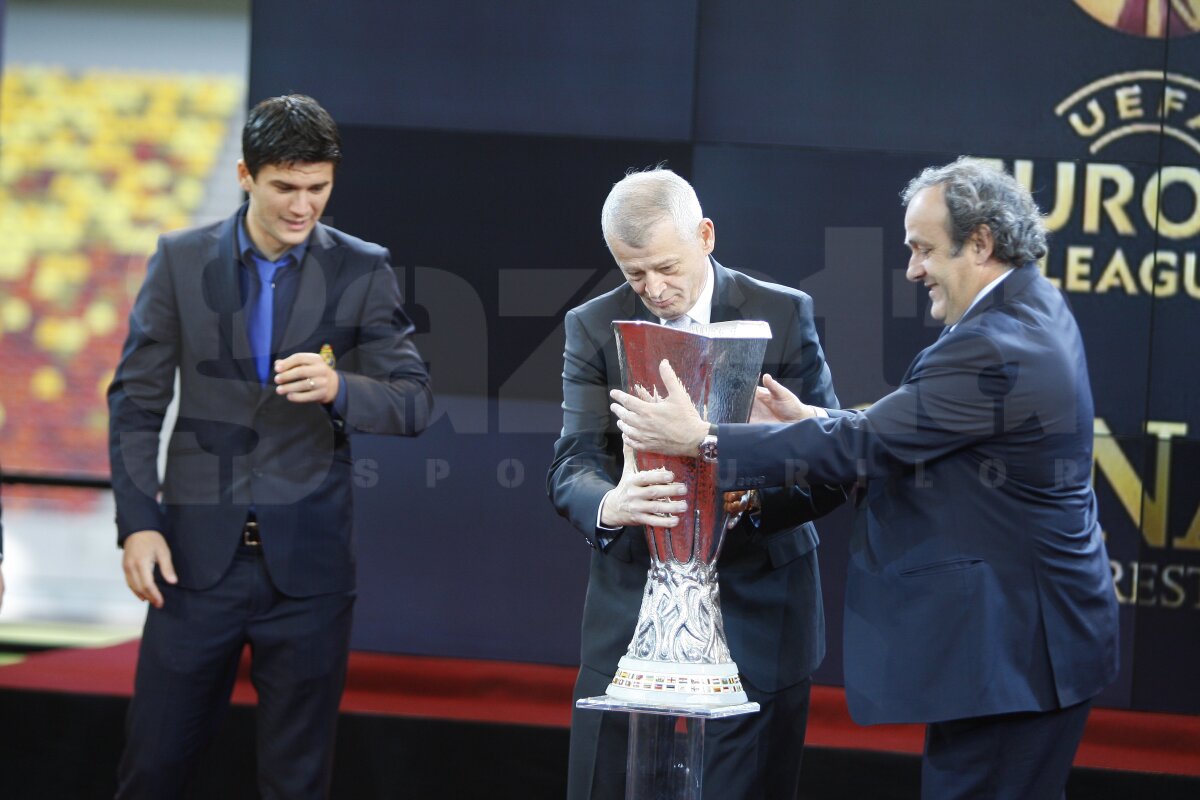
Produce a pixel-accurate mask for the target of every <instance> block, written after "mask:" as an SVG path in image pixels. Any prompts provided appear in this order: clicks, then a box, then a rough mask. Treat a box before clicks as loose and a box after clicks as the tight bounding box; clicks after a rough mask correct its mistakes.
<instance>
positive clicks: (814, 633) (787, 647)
mask: <svg viewBox="0 0 1200 800" xmlns="http://www.w3.org/2000/svg"><path fill="white" fill-rule="evenodd" d="M601 224H602V229H603V232H604V238H605V241H606V242H607V244H608V247H609V250H610V252H611V253H612V256H613V258H614V260H615V261H616V262H617V265H618V266H619V267H620V269H621V272H622V274H623V275H624V277H625V279H626V283H625V284H623V285H622V286H620V287H619V288H617V289H614V290H613V291H611V292H609V293H607V294H605V295H603V296H601V297H598V298H596V299H595V300H592V301H591V302H588V303H585V304H584V305H582V306H580V307H578V308H576V309H574V310H572V311H570V312H569V313H568V314H567V317H566V330H567V337H566V351H565V353H564V365H563V428H562V436H561V438H560V439H559V440H558V441H557V442H556V443H555V447H554V463H553V464H552V465H551V468H550V472H549V475H548V477H547V486H548V491H549V494H550V498H551V500H552V501H553V502H554V505H555V507H556V508H557V509H558V512H559V513H560V514H562V515H563V516H564V517H566V518H567V519H569V520H570V521H571V522H572V524H574V525H575V527H576V528H578V529H579V530H580V531H581V532H582V533H583V535H584V540H585V541H586V542H587V543H588V544H589V545H590V546H591V547H592V548H593V550H592V561H591V571H590V575H589V578H588V590H587V601H586V605H585V607H584V612H583V628H582V634H583V643H582V653H581V660H582V666H581V667H580V670H579V678H578V681H577V682H576V685H575V697H576V698H577V699H578V698H581V697H589V696H593V695H599V694H603V693H604V690H605V688H606V687H607V685H608V683H609V681H611V680H612V677H613V674H614V673H615V671H616V669H617V662H618V660H619V659H620V658H621V656H622V655H624V653H625V650H626V648H627V647H628V645H629V642H630V639H631V638H632V637H633V633H634V628H635V626H636V623H637V615H638V608H639V606H640V604H641V601H642V593H643V590H644V589H645V585H646V572H647V569H648V568H649V565H650V553H649V550H648V548H647V544H646V537H645V533H644V531H643V528H642V526H643V525H645V524H647V523H649V522H651V521H653V522H654V524H656V525H664V524H665V525H673V524H675V520H667V521H664V520H663V518H662V517H657V516H654V515H656V514H669V515H676V516H675V519H677V515H679V514H681V513H682V512H683V511H684V510H685V509H684V507H683V506H684V504H683V503H682V502H681V501H679V500H675V499H673V498H674V497H675V496H676V495H678V494H681V493H682V491H683V487H682V485H681V484H676V483H672V482H671V478H670V476H669V475H667V474H665V473H664V472H663V471H661V470H654V471H647V472H638V471H636V469H635V468H634V467H633V462H632V459H631V458H630V459H626V458H624V457H623V454H622V447H621V437H620V433H619V432H618V431H617V429H616V425H615V419H614V418H613V416H612V415H611V414H610V413H609V410H608V390H609V389H610V388H612V387H616V386H620V385H621V373H620V367H619V365H618V363H617V355H616V346H615V343H614V340H613V332H612V322H613V320H646V321H653V320H658V321H661V322H662V323H663V324H669V325H686V324H690V323H692V322H695V323H709V322H724V321H727V320H738V319H748V320H766V321H767V322H769V323H770V325H771V330H772V334H773V338H772V339H771V340H770V343H769V345H768V347H767V352H766V356H765V360H764V369H765V370H767V371H769V372H771V373H772V374H774V375H776V376H778V378H779V380H780V381H782V382H783V383H784V384H785V385H787V386H788V387H790V389H791V390H793V391H795V392H796V393H797V394H798V395H799V396H801V397H803V398H805V399H806V400H807V401H808V402H811V403H814V404H817V405H821V406H825V407H836V405H837V398H836V396H835V395H834V392H833V382H832V379H831V378H830V373H829V368H828V367H827V366H826V364H825V358H824V356H823V354H822V351H821V345H820V343H819V342H818V340H817V332H816V327H815V325H814V323H813V316H812V301H811V299H810V298H809V297H808V295H806V294H804V293H802V292H798V291H795V290H793V289H787V288H785V287H782V286H777V285H775V284H770V283H764V282H762V281H758V280H755V279H753V278H750V277H748V276H746V275H743V274H741V273H739V272H735V271H733V270H731V269H726V268H725V267H723V266H721V265H720V264H718V263H717V262H716V261H715V260H714V259H713V258H712V257H711V253H712V252H713V248H714V247H715V245H716V229H715V227H714V225H713V222H712V220H710V219H707V218H705V217H704V215H703V213H702V211H701V208H700V203H699V201H698V199H697V198H696V193H695V191H693V189H692V187H691V186H690V185H689V184H688V183H687V181H685V180H683V179H682V178H680V177H679V176H678V175H676V174H675V173H673V172H671V171H670V170H665V169H658V170H652V171H648V172H638V173H633V174H630V175H628V176H626V177H625V178H624V179H623V180H622V181H620V182H618V183H617V184H616V185H615V186H614V187H613V189H612V192H611V193H610V194H609V196H608V199H607V201H606V202H605V204H604V209H603V211H602V214H601ZM739 494H740V493H739ZM843 500H844V495H843V494H842V492H841V491H840V490H837V491H826V492H823V493H818V494H817V496H816V497H815V499H814V495H812V494H810V493H809V492H807V491H804V490H800V489H797V488H794V487H793V488H791V489H787V490H784V489H778V490H775V491H771V492H763V493H761V494H760V493H758V492H753V493H752V496H751V497H750V498H749V501H748V502H749V503H750V505H751V506H752V507H751V508H747V509H746V510H747V511H748V512H749V513H746V514H744V515H743V518H742V520H741V522H740V523H739V524H738V525H737V526H736V527H735V528H733V529H732V530H730V531H729V532H728V533H727V536H726V540H725V545H724V548H723V550H722V552H721V555H720V558H719V560H718V561H717V570H718V572H719V574H720V587H721V610H722V613H723V615H724V621H725V633H726V636H727V639H728V642H729V650H730V652H731V654H732V655H733V658H734V660H735V661H736V662H737V665H738V667H739V669H740V670H741V675H742V683H743V686H744V688H745V690H746V693H747V695H748V696H749V698H750V700H752V701H757V702H758V703H760V704H761V706H762V710H761V711H760V712H759V713H757V714H750V715H745V716H741V717H736V718H732V719H724V720H710V721H709V722H708V723H707V729H706V736H707V741H706V744H705V764H704V791H705V796H711V797H719V798H723V800H737V798H747V799H749V798H765V797H770V798H790V797H793V796H794V795H795V794H796V792H797V787H798V783H799V776H800V759H801V754H802V749H803V745H804V732H805V726H806V722H807V715H808V699H809V690H810V685H811V680H810V677H809V676H810V675H811V674H812V671H813V670H814V669H816V667H817V665H818V664H820V662H821V659H822V658H823V656H824V653H825V627H824V625H825V622H824V613H823V608H822V605H821V585H820V580H819V576H818V572H817V554H816V546H817V535H816V530H815V529H814V527H813V526H812V524H811V523H810V522H809V520H811V519H814V518H816V517H817V516H819V515H820V514H821V513H824V512H826V511H828V510H830V509H832V508H833V507H835V506H836V505H837V504H838V503H840V502H842V501H843ZM731 502H732V501H731ZM627 731H628V717H627V715H623V714H614V713H601V712H598V711H590V710H575V712H574V714H573V716H572V722H571V754H570V770H569V787H568V796H569V797H570V798H572V800H580V799H581V798H620V797H624V796H625V760H626V746H627Z"/></svg>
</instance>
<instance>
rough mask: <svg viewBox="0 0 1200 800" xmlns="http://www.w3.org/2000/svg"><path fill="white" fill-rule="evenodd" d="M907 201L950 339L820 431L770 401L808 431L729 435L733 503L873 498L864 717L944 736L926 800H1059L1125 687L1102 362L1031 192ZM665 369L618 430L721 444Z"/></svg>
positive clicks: (981, 187) (924, 180)
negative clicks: (1102, 470) (1100, 389)
mask: <svg viewBox="0 0 1200 800" xmlns="http://www.w3.org/2000/svg"><path fill="white" fill-rule="evenodd" d="M904 200H905V202H906V203H907V205H908V212H907V214H906V215H905V219H904V226H905V231H906V234H907V235H906V240H905V241H906V244H907V245H908V247H909V248H910V250H911V258H910V260H909V265H908V278H909V280H911V281H914V282H919V283H921V284H923V285H924V286H925V287H926V288H927V289H928V291H929V298H930V301H931V304H932V308H931V314H932V316H933V317H934V318H935V319H938V320H941V321H942V322H943V323H944V324H945V325H946V328H945V329H944V330H943V333H942V336H941V337H940V338H939V339H938V340H937V342H935V343H934V344H932V345H930V346H929V347H928V348H926V349H925V350H923V351H922V352H921V353H919V354H918V355H917V357H916V359H915V360H914V361H913V363H912V365H911V366H910V367H909V369H908V373H907V375H906V376H905V377H904V380H903V382H902V383H901V385H900V387H899V388H898V389H897V390H896V391H894V392H892V393H891V394H889V395H888V396H886V397H884V398H882V399H881V400H879V401H877V402H876V403H874V404H873V405H872V406H871V407H870V408H868V409H866V410H865V411H830V412H829V414H828V417H829V418H827V419H816V418H813V417H814V411H815V409H813V408H811V407H810V406H809V405H807V404H806V403H804V402H801V400H800V399H798V398H797V397H795V396H794V395H793V394H792V393H790V392H789V391H788V390H787V389H786V388H785V387H782V386H780V385H778V384H772V383H770V382H768V384H769V385H768V386H767V387H766V388H763V389H760V390H759V392H760V395H759V397H760V399H761V401H762V402H761V403H759V404H758V409H759V413H760V414H761V415H763V416H764V417H771V418H774V419H775V420H776V421H777V422H791V424H787V425H780V424H759V425H722V426H720V427H719V430H718V433H717V447H718V449H719V453H720V455H719V458H720V461H721V462H722V463H721V466H722V469H721V471H720V475H721V476H722V478H723V479H726V478H727V479H728V481H729V487H728V488H734V487H736V486H738V485H762V484H763V483H764V482H765V485H768V486H770V485H779V484H782V483H784V482H786V481H788V480H789V479H790V478H792V477H793V476H795V475H796V474H806V475H807V479H808V480H809V481H813V482H839V483H850V482H853V481H855V480H860V481H865V487H862V486H860V488H859V490H858V492H857V506H858V512H859V513H858V515H857V520H856V526H855V531H854V535H853V537H852V539H851V541H850V567H849V575H848V578H847V583H846V614H845V621H846V622H845V651H846V652H845V677H846V699H847V701H848V702H849V705H850V712H851V714H852V715H853V716H854V719H855V720H856V721H857V722H859V723H861V724H875V723H885V722H924V723H928V728H927V735H926V741H925V755H924V759H923V762H922V773H921V789H922V791H921V794H922V797H924V798H927V800H952V799H953V798H975V797H988V798H997V800H1040V799H1042V798H1044V799H1045V800H1053V799H1054V798H1059V797H1062V796H1063V787H1064V786H1065V784H1066V781H1067V777H1068V775H1069V773H1070V768H1071V762H1072V759H1073V757H1074V754H1075V750H1076V748H1077V747H1078V745H1079V741H1080V739H1081V737H1082V735H1083V727H1084V722H1085V721H1086V719H1087V716H1088V711H1089V709H1090V706H1091V700H1092V698H1093V697H1095V696H1096V695H1097V694H1099V693H1100V691H1101V690H1102V689H1104V687H1105V686H1107V685H1108V684H1110V683H1111V682H1112V681H1113V680H1114V678H1115V677H1116V674H1117V666H1118V651H1117V604H1116V595H1115V593H1114V591H1113V583H1112V575H1111V572H1110V570H1109V562H1108V556H1107V554H1106V552H1105V547H1104V539H1103V536H1102V534H1101V530H1100V525H1099V522H1098V521H1097V518H1096V498H1095V496H1094V494H1093V492H1092V487H1091V484H1090V482H1089V475H1090V474H1091V468H1092V424H1093V419H1094V411H1093V407H1092V392H1091V387H1090V385H1089V381H1088V374H1087V363H1086V360H1085V358H1084V352H1083V341H1082V339H1081V337H1080V334H1079V328H1078V326H1076V324H1075V320H1074V318H1073V317H1072V316H1071V312H1070V310H1069V309H1068V308H1067V306H1066V303H1065V301H1064V300H1063V298H1062V295H1061V294H1060V293H1059V292H1058V291H1057V290H1056V289H1055V288H1054V287H1052V286H1051V285H1050V284H1049V282H1047V281H1046V279H1045V278H1043V277H1042V276H1041V273H1040V272H1039V271H1038V266H1037V263H1036V261H1037V259H1038V258H1040V257H1041V256H1042V255H1044V254H1045V252H1046V236H1045V228H1044V225H1043V222H1042V218H1041V215H1040V214H1039V213H1038V209H1037V206H1036V205H1035V204H1034V202H1033V199H1032V197H1030V195H1029V192H1028V191H1027V190H1025V189H1024V188H1023V187H1022V186H1020V184H1018V183H1017V182H1016V181H1015V180H1014V179H1013V178H1012V177H1011V176H1009V175H1006V174H1005V173H1003V172H1001V171H1000V170H998V169H996V168H994V167H992V166H989V165H988V164H986V163H983V162H980V161H976V160H972V159H966V158H964V159H960V160H958V161H956V162H954V163H952V164H949V165H946V166H944V167H941V168H931V169H928V170H926V171H925V172H924V173H922V174H921V175H920V176H919V177H918V178H916V179H914V180H913V181H912V182H911V183H910V184H909V186H908V188H907V189H906V191H905V192H904ZM662 370H663V372H664V379H667V380H670V381H672V382H673V389H672V391H671V393H670V395H669V396H668V398H667V400H666V401H665V402H661V403H646V402H642V401H640V400H638V399H637V398H633V397H630V396H629V395H627V394H624V393H620V392H617V393H615V394H614V397H615V399H617V400H618V402H619V403H620V404H621V405H618V406H615V407H614V410H615V412H616V413H617V414H618V416H619V417H620V419H621V422H620V428H621V430H622V431H623V432H624V434H625V436H626V437H627V439H628V440H629V441H630V443H631V445H632V446H633V447H634V448H635V449H639V450H641V449H648V450H651V451H653V452H658V453H668V454H685V453H695V452H697V448H698V447H699V445H700V443H701V441H702V440H703V438H704V437H705V436H706V435H708V433H709V431H708V426H707V425H706V424H704V423H703V422H702V421H701V420H700V419H699V417H698V416H697V415H696V413H695V410H694V409H693V408H692V406H691V404H690V402H689V401H688V400H687V399H686V392H685V390H684V389H683V387H682V386H680V385H679V384H678V381H677V380H674V375H673V373H671V371H670V369H669V367H667V366H664V367H662ZM671 386H672V383H669V384H668V387H669V388H671ZM816 416H820V415H816ZM793 421H794V422H793Z"/></svg>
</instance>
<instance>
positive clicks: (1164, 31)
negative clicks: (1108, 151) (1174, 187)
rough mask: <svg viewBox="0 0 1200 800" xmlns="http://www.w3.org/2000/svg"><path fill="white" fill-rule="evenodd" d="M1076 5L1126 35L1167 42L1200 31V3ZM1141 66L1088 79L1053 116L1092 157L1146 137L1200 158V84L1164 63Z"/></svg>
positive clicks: (1103, 0) (1122, 0)
mask: <svg viewBox="0 0 1200 800" xmlns="http://www.w3.org/2000/svg"><path fill="white" fill-rule="evenodd" d="M1073 2H1074V3H1075V5H1077V6H1078V7H1079V8H1081V9H1082V10H1083V11H1085V12H1087V14H1088V15H1089V16H1090V17H1092V18H1093V19H1095V20H1096V21H1098V22H1100V23H1102V24H1103V25H1105V26H1106V27H1108V28H1109V29H1111V30H1113V31H1117V32H1119V33H1122V34H1128V35H1132V36H1140V37H1142V38H1147V39H1166V38H1168V37H1171V38H1182V37H1185V36H1191V35H1192V34H1195V33H1200V0H1073ZM1190 46H1194V45H1190ZM1131 66H1133V65H1131ZM1139 66H1140V68H1134V69H1130V70H1128V71H1124V72H1118V73H1115V74H1112V75H1105V76H1099V77H1096V78H1095V79H1093V80H1091V81H1089V82H1088V83H1087V84H1086V85H1084V86H1082V87H1080V88H1079V89H1077V90H1075V91H1073V92H1071V93H1069V94H1067V95H1066V96H1064V97H1063V99H1062V100H1061V101H1059V103H1058V104H1057V105H1056V106H1055V107H1054V115H1055V116H1057V117H1059V118H1060V119H1062V120H1063V121H1064V122H1066V123H1067V125H1068V126H1069V128H1070V130H1071V132H1072V133H1073V134H1074V135H1075V136H1077V137H1078V138H1079V139H1080V140H1082V141H1083V142H1085V143H1086V144H1087V149H1088V152H1089V153H1090V154H1092V155H1097V154H1099V153H1100V152H1101V151H1102V150H1104V149H1105V148H1107V147H1108V146H1109V145H1111V144H1113V143H1114V142H1118V141H1121V140H1122V139H1126V138H1128V137H1131V136H1139V135H1143V134H1144V135H1147V136H1155V137H1160V136H1161V137H1166V138H1167V139H1168V140H1171V141H1174V142H1176V143H1179V144H1182V145H1183V146H1184V147H1186V148H1187V149H1189V150H1191V151H1192V152H1193V153H1195V154H1197V155H1200V136H1198V134H1197V131H1198V129H1200V103H1198V102H1197V99H1198V98H1200V80H1197V79H1196V78H1193V77H1191V76H1190V75H1185V74H1183V73H1179V72H1171V71H1166V70H1164V69H1162V67H1161V66H1160V65H1151V64H1141V65H1139Z"/></svg>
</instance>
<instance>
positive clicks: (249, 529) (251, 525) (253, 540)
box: [242, 519, 262, 547]
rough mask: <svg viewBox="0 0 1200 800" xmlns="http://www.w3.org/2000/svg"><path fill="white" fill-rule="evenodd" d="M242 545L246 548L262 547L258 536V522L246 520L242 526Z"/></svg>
mask: <svg viewBox="0 0 1200 800" xmlns="http://www.w3.org/2000/svg"><path fill="white" fill-rule="evenodd" d="M242 544H243V545H245V546H246V547H262V538H261V537H259V535H258V520H254V519H248V520H246V524H245V525H243V526H242Z"/></svg>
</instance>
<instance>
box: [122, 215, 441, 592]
mask: <svg viewBox="0 0 1200 800" xmlns="http://www.w3.org/2000/svg"><path fill="white" fill-rule="evenodd" d="M237 218H238V215H237V214H235V215H233V216H232V217H230V218H228V219H226V220H224V221H223V222H219V223H216V224H213V225H208V226H205V227H201V228H196V229H191V230H186V231H180V232H177V233H171V234H168V235H165V236H163V237H162V238H161V239H160V240H159V244H158V249H157V251H156V252H155V254H154V255H153V257H152V258H151V259H150V262H149V267H148V270H147V275H146V279H145V282H144V284H143V285H142V288H141V290H140V291H139V293H138V296H137V300H136V301H135V303H134V306H133V310H132V312H131V313H130V317H129V335H128V338H127V339H126V342H125V347H124V350H123V352H122V354H121V361H120V363H119V365H118V366H117V371H116V376H115V378H114V380H113V382H112V385H111V386H110V387H109V390H108V401H109V414H110V424H109V429H110V442H109V453H110V460H111V465H112V476H113V492H114V494H115V495H116V504H117V530H118V541H119V542H121V543H123V542H124V540H125V538H126V537H127V536H128V535H129V534H130V533H132V532H134V531H139V530H146V529H152V530H158V531H161V532H162V533H163V534H164V535H165V536H166V538H167V542H168V544H169V545H170V547H171V551H172V559H173V561H174V564H175V568H176V571H177V573H178V575H179V580H180V584H181V585H182V586H185V587H189V588H195V589H203V588H206V587H209V586H211V585H213V584H214V583H216V581H217V580H219V579H220V577H221V576H222V575H223V574H224V572H225V570H226V568H227V567H228V566H229V563H230V561H231V560H232V558H233V554H234V552H235V550H236V548H237V545H238V541H239V538H240V534H241V529H242V526H243V523H244V521H245V519H246V516H247V511H248V509H249V508H250V507H251V506H253V507H254V509H255V512H256V515H257V518H258V521H259V524H260V526H261V528H262V536H263V540H264V546H263V555H264V557H265V559H266V563H267V567H268V570H269V571H270V574H271V577H272V579H273V580H274V582H275V584H276V586H278V588H279V589H280V590H282V591H283V592H285V593H286V594H289V595H294V596H308V595H315V594H322V593H327V592H334V591H345V590H347V589H349V588H352V587H353V585H354V551H353V543H352V531H351V520H352V508H351V488H352V487H351V476H352V462H351V454H350V443H349V437H348V434H350V433H352V432H354V431H362V432H366V433H383V434H402V435H415V434H416V433H418V432H419V431H420V430H421V429H422V428H423V427H424V426H425V424H426V422H427V420H428V418H429V412H430V409H431V406H432V395H431V392H430V389H429V378H428V374H427V372H426V369H425V365H424V362H423V361H422V360H421V358H420V355H419V354H418V353H417V350H416V348H415V347H414V346H413V343H412V339H411V334H412V330H413V326H412V323H411V322H410V321H409V320H408V317H407V316H405V314H404V311H403V310H402V308H401V299H400V291H399V287H398V286H397V283H396V279H395V276H394V274H393V272H392V270H391V268H390V266H389V264H388V257H387V251H386V250H385V249H383V248H382V247H379V246H378V245H374V244H370V243H367V242H364V241H362V240H360V239H356V238H354V237H352V236H348V235H346V234H344V233H342V232H340V231H338V230H335V229H333V228H329V227H326V226H324V225H318V226H317V227H316V228H315V229H314V231H313V233H312V235H311V237H310V239H309V246H308V249H307V253H306V255H305V258H304V261H303V263H302V264H301V275H300V284H299V287H298V290H297V296H296V300H295V305H294V306H293V308H292V310H291V315H290V318H289V320H288V323H287V327H286V329H285V331H284V333H283V337H282V340H281V341H280V342H279V346H278V351H277V353H276V355H277V357H286V356H288V355H291V354H293V353H297V352H318V351H320V350H321V348H322V347H323V346H325V345H328V346H329V347H330V348H331V349H332V350H333V353H334V357H335V359H336V368H337V371H338V375H339V377H340V380H342V381H344V382H345V385H346V400H347V406H346V413H345V419H344V420H342V419H340V418H338V417H337V415H333V414H331V413H330V412H329V410H328V409H327V408H326V407H325V406H323V405H320V404H312V403H292V402H289V401H288V400H286V399H285V398H282V397H280V396H278V395H276V394H275V392H274V390H273V387H272V386H270V385H268V386H262V385H261V384H260V383H259V381H258V378H257V376H256V373H255V368H254V363H253V360H252V358H251V355H250V345H249V340H248V337H247V333H246V316H245V315H246V309H245V308H243V299H242V296H241V290H240V286H239V283H238V273H237V270H238V269H241V267H240V266H239V264H238V261H237V258H236V255H235V252H234V251H235V237H234V233H235V224H236V220H237ZM177 369H178V372H179V389H178V393H179V417H178V420H177V422H176V424H175V428H174V432H173V433H172V435H171V440H170V445H169V448H168V455H167V465H166V474H165V477H164V479H163V480H162V482H161V483H160V482H159V478H158V474H157V471H156V466H155V462H156V456H157V453H158V443H159V431H160V428H161V426H162V423H163V418H164V413H165V412H166V409H167V405H168V404H169V403H170V401H171V398H172V396H173V394H174V381H175V373H176V370H177Z"/></svg>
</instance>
